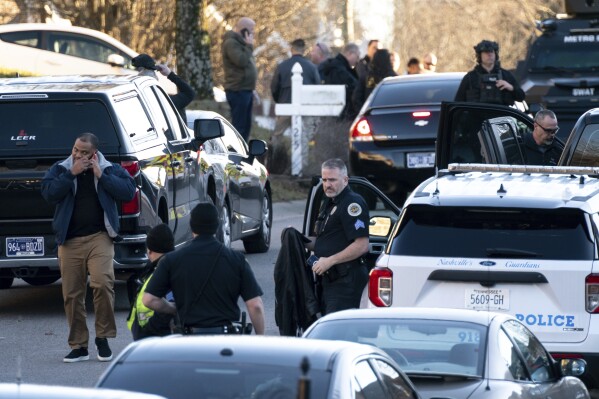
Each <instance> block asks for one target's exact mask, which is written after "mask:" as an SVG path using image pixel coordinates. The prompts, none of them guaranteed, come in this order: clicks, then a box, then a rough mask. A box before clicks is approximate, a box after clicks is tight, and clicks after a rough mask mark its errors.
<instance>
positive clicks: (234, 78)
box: [222, 17, 258, 141]
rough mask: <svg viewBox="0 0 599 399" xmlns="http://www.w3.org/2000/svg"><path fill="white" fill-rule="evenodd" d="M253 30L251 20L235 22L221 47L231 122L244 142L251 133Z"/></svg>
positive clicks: (246, 18)
mask: <svg viewBox="0 0 599 399" xmlns="http://www.w3.org/2000/svg"><path fill="white" fill-rule="evenodd" d="M255 27H256V23H255V22H254V21H253V20H252V19H250V18H248V17H243V18H241V19H239V21H237V24H235V28H234V29H233V30H231V31H228V32H227V33H225V34H224V36H223V45H222V56H223V68H224V71H225V84H224V86H225V93H226V95H227V102H228V103H229V107H231V119H232V121H231V122H232V123H233V126H235V129H237V131H238V132H239V133H240V134H241V136H243V138H244V139H245V141H248V139H249V137H250V131H251V129H252V106H253V95H254V89H255V88H256V78H257V75H258V73H257V71H256V62H255V60H254V54H253V51H254V47H253V46H254V29H255Z"/></svg>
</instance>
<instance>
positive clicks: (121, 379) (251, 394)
mask: <svg viewBox="0 0 599 399" xmlns="http://www.w3.org/2000/svg"><path fill="white" fill-rule="evenodd" d="M300 376H301V371H300V369H299V367H286V366H281V365H276V366H270V365H264V364H252V363H234V362H231V363H213V362H205V363H203V362H183V361H182V362H179V363H175V362H173V363H168V364H166V363H137V362H129V363H127V362H125V363H124V364H123V363H119V364H117V365H116V367H115V368H114V369H112V371H111V372H110V374H109V375H108V376H106V379H104V380H103V381H102V382H101V387H102V388H113V389H125V390H130V391H140V392H146V393H153V394H158V395H162V396H165V397H167V398H169V399H189V398H219V399H266V398H275V397H276V398H280V399H295V398H296V397H297V386H298V379H299V378H300ZM309 377H310V388H311V390H310V397H312V398H325V397H327V395H328V393H327V392H328V387H329V381H330V374H329V373H327V372H324V371H322V370H318V371H315V370H310V372H309Z"/></svg>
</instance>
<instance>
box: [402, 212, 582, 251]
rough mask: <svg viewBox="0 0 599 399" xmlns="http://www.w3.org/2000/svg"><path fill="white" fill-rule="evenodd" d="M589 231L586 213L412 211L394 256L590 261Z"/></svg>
mask: <svg viewBox="0 0 599 399" xmlns="http://www.w3.org/2000/svg"><path fill="white" fill-rule="evenodd" d="M587 225H588V223H587V222H586V219H585V214H584V212H582V211H580V210H577V209H529V208H522V209H520V208H474V207H440V206H429V205H412V206H410V207H408V208H406V209H405V211H404V214H403V215H402V217H401V222H400V227H399V228H398V231H397V232H396V234H395V236H394V238H393V239H392V240H393V244H392V245H391V249H390V253H391V254H392V255H404V256H427V257H435V256H436V257H462V258H489V257H502V258H514V257H516V258H535V259H555V260H589V259H593V257H594V244H593V242H592V241H591V239H590V238H589V231H588V230H587V228H586V227H585V226H587ZM431 242H434V243H436V244H435V245H430V243H431Z"/></svg>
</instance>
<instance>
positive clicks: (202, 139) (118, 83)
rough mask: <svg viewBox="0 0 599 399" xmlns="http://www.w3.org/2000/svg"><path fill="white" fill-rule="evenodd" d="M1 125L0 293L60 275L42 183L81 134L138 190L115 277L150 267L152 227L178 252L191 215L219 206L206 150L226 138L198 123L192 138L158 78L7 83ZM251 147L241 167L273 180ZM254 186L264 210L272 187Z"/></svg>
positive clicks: (214, 126) (214, 125)
mask: <svg viewBox="0 0 599 399" xmlns="http://www.w3.org/2000/svg"><path fill="white" fill-rule="evenodd" d="M0 120H1V121H2V129H1V131H0V141H1V142H2V145H1V146H0V192H1V195H0V288H8V287H10V286H11V285H12V283H13V280H14V278H15V277H18V278H22V279H23V280H25V281H26V282H28V283H29V284H32V285H43V284H49V283H52V282H54V281H56V280H57V279H58V278H59V277H60V274H59V270H58V263H57V245H56V242H55V238H54V233H53V231H52V225H51V223H52V218H53V214H54V207H53V206H51V205H49V204H48V203H46V201H44V199H43V198H42V196H41V193H40V185H41V179H42V177H43V176H44V174H45V172H46V170H47V169H48V168H49V167H50V166H51V165H52V164H54V163H55V162H56V161H58V160H62V159H64V158H66V157H68V156H69V155H70V153H71V149H72V146H73V143H74V142H75V138H76V137H77V136H78V135H79V134H80V133H83V132H92V133H94V134H95V135H96V136H98V138H99V139H100V146H99V150H100V151H101V152H102V153H103V154H104V156H105V157H106V158H107V159H108V160H109V161H111V162H117V163H120V164H121V165H122V166H123V167H124V168H125V169H126V170H127V171H129V173H130V174H131V175H132V176H133V177H134V178H135V181H136V183H137V192H136V194H135V198H134V199H133V200H132V201H130V202H126V203H121V204H120V235H119V237H117V238H116V239H115V256H114V268H115V272H116V273H117V274H120V273H128V272H130V271H132V270H134V269H137V268H140V267H142V266H143V265H144V264H145V262H146V261H147V257H146V247H145V239H146V232H147V231H148V230H149V229H150V228H151V227H152V226H154V225H156V224H157V223H160V222H165V223H168V225H169V226H170V227H171V229H172V230H173V233H174V236H175V243H176V245H180V244H182V243H185V242H186V241H188V240H189V239H190V238H191V231H190V227H189V217H190V212H191V209H192V208H193V207H194V206H195V205H196V204H197V203H198V202H200V201H214V202H215V203H216V199H217V197H216V190H217V189H218V186H217V185H216V184H215V181H219V180H217V179H215V178H214V176H213V174H214V173H218V168H216V169H215V168H210V164H213V163H214V162H213V161H211V160H210V159H209V157H208V154H207V153H206V151H205V149H204V147H205V146H203V145H201V144H207V143H209V141H207V140H209V139H213V138H217V137H220V136H222V135H223V134H224V129H223V125H222V123H221V122H220V121H217V120H206V121H201V122H203V123H196V126H197V128H196V132H195V135H194V132H193V131H191V130H190V129H189V128H188V127H187V126H186V124H185V122H184V121H183V120H182V119H181V117H180V115H179V113H178V112H177V110H176V109H175V107H174V106H173V104H172V102H171V101H170V99H169V97H168V95H167V94H166V93H165V92H164V91H163V89H162V88H161V87H160V86H159V85H158V81H157V80H156V79H153V78H148V77H140V76H62V77H45V78H21V79H2V80H0ZM196 122H197V121H196ZM250 144H252V143H250ZM258 144H260V143H258ZM250 147H251V148H253V149H254V150H250V154H249V155H248V156H249V158H243V159H241V158H240V159H239V162H249V163H251V164H254V169H255V170H256V171H257V172H258V173H259V174H260V175H261V176H267V172H266V169H264V166H263V165H261V164H258V163H257V162H258V161H257V160H256V159H255V156H258V155H261V154H262V153H264V151H265V145H264V143H263V142H262V145H250ZM207 157H208V158H207ZM239 173H242V172H239ZM221 179H222V178H221ZM252 181H255V186H256V187H254V188H253V189H252V193H254V196H255V198H256V202H257V205H256V206H255V208H257V209H261V205H260V204H262V201H263V200H264V198H270V197H269V196H266V195H265V194H264V193H265V192H269V191H270V187H268V181H267V179H266V178H263V179H261V180H259V179H253V180H252ZM248 190H249V188H248ZM247 202H249V198H248V201H247ZM257 214H260V213H259V212H257ZM257 233H258V232H257ZM260 249H261V250H262V251H264V250H267V249H268V246H262V247H261V248H260Z"/></svg>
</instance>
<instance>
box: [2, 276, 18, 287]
mask: <svg viewBox="0 0 599 399" xmlns="http://www.w3.org/2000/svg"><path fill="white" fill-rule="evenodd" d="M13 281H15V278H14V277H2V278H0V290H5V289H7V288H10V287H12V283H13Z"/></svg>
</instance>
